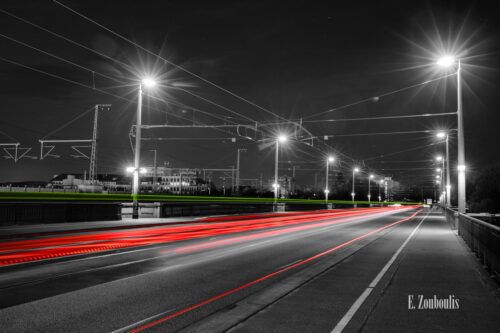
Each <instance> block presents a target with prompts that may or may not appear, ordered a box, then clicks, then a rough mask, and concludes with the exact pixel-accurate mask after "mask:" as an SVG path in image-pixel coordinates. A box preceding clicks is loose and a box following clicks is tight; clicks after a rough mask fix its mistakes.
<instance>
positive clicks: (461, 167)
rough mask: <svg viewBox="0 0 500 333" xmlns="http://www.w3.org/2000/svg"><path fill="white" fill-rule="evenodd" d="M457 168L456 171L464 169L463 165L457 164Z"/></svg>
mask: <svg viewBox="0 0 500 333" xmlns="http://www.w3.org/2000/svg"><path fill="white" fill-rule="evenodd" d="M457 170H458V171H462V172H463V171H465V165H459V166H457Z"/></svg>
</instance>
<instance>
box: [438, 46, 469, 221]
mask: <svg viewBox="0 0 500 333" xmlns="http://www.w3.org/2000/svg"><path fill="white" fill-rule="evenodd" d="M437 64H438V65H439V66H442V67H452V66H455V65H456V66H457V125H458V126H457V136H458V142H457V146H458V212H459V213H465V206H466V202H465V148H464V121H463V112H462V78H461V72H462V64H461V61H460V59H456V58H455V57H453V56H445V57H442V58H441V59H439V60H438V61H437ZM447 141H448V140H447ZM447 160H449V158H448V157H447ZM448 163H449V162H448ZM447 172H448V174H449V169H448V171H447ZM446 186H447V193H448V195H447V196H448V199H447V200H448V203H449V202H450V199H449V192H448V188H450V184H449V182H447V184H446Z"/></svg>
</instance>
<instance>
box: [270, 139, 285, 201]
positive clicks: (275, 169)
mask: <svg viewBox="0 0 500 333" xmlns="http://www.w3.org/2000/svg"><path fill="white" fill-rule="evenodd" d="M287 140H288V138H287V136H286V135H284V134H280V135H279V136H278V137H277V138H276V155H275V161H274V185H273V187H274V204H275V205H276V203H277V202H278V191H279V187H280V186H279V183H278V163H279V162H278V156H279V145H280V143H285V142H287ZM275 208H276V207H275Z"/></svg>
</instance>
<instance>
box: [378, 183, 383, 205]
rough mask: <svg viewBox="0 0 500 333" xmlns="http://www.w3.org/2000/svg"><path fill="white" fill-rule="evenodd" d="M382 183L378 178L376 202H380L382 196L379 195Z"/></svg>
mask: <svg viewBox="0 0 500 333" xmlns="http://www.w3.org/2000/svg"><path fill="white" fill-rule="evenodd" d="M383 183H384V180H383V179H380V180H379V182H378V202H382V196H381V195H380V189H381V188H382V184H383Z"/></svg>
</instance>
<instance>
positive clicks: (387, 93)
mask: <svg viewBox="0 0 500 333" xmlns="http://www.w3.org/2000/svg"><path fill="white" fill-rule="evenodd" d="M455 74H456V73H451V74H447V75H443V76H440V77H437V78H434V79H431V80H427V81H424V82H420V83H417V84H413V85H411V86H408V87H404V88H400V89H396V90H393V91H389V92H386V93H383V94H380V95H377V96H372V97H369V98H364V99H362V100H359V101H357V102H352V103H349V104H345V105H342V106H339V107H336V108H332V109H328V110H326V111H322V112H318V113H315V114H312V115H309V116H307V117H303V118H302V119H304V120H305V119H309V118H314V117H316V116H320V115H322V114H325V113H330V112H334V111H338V110H341V109H345V108H348V107H351V106H354V105H358V104H361V103H364V102H368V101H377V100H378V99H379V98H380V97H385V96H389V95H393V94H396V93H398V92H401V91H405V90H409V89H412V88H416V87H419V86H422V85H425V84H429V83H431V82H434V81H438V80H442V79H445V78H447V77H449V76H453V75H455Z"/></svg>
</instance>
